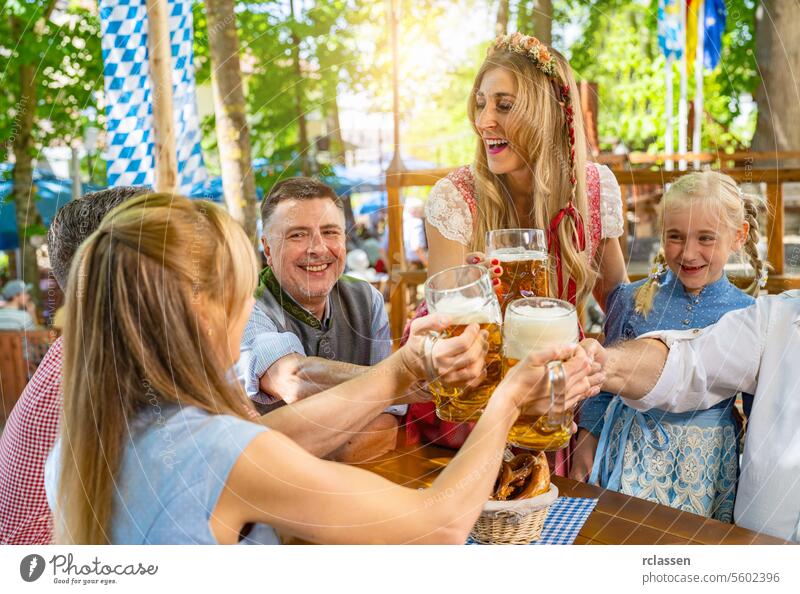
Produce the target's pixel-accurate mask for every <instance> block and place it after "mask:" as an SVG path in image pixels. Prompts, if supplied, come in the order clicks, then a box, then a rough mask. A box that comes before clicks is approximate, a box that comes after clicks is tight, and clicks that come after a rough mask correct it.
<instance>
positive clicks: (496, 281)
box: [492, 278, 500, 287]
mask: <svg viewBox="0 0 800 594" xmlns="http://www.w3.org/2000/svg"><path fill="white" fill-rule="evenodd" d="M492 284H493V285H494V286H495V287H496V286H497V285H499V284H500V279H499V278H493V279H492Z"/></svg>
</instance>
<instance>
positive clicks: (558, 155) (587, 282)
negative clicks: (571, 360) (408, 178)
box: [467, 46, 596, 303]
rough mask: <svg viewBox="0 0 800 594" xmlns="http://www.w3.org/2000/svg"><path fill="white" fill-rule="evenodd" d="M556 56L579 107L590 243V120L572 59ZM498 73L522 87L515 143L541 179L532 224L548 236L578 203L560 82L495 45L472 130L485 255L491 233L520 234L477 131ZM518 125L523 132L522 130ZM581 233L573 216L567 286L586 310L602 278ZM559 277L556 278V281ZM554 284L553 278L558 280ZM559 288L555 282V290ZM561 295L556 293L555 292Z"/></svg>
mask: <svg viewBox="0 0 800 594" xmlns="http://www.w3.org/2000/svg"><path fill="white" fill-rule="evenodd" d="M548 49H549V51H550V53H551V54H552V55H553V56H554V57H555V61H556V66H557V68H556V69H557V73H558V78H560V79H561V81H562V83H565V84H566V85H568V86H569V89H570V96H571V97H572V103H573V117H574V131H575V143H574V146H575V169H576V171H575V173H576V186H577V187H576V192H575V208H576V210H577V211H578V212H579V213H580V215H581V218H582V219H583V226H584V230H583V232H584V234H585V236H586V237H588V233H587V231H588V230H587V229H586V228H585V227H586V223H587V221H588V201H587V197H586V137H585V134H584V129H583V118H582V116H581V113H580V109H578V108H577V107H575V106H576V105H578V88H577V85H576V84H575V78H574V76H573V75H572V69H571V68H570V66H569V62H567V60H566V58H564V56H562V55H561V54H559V53H558V52H557V51H555V50H553V49H551V48H548ZM495 68H503V69H505V70H507V71H508V72H509V73H510V74H511V76H512V77H513V78H514V81H515V83H516V87H517V91H516V95H517V99H516V101H515V102H514V108H513V109H512V111H511V122H512V125H511V128H512V129H511V130H508V129H506V134H509V133H511V134H509V138H508V140H509V141H510V142H511V145H512V146H513V147H514V150H515V151H516V152H517V153H518V154H519V155H520V156H521V158H522V159H523V160H524V161H525V164H526V166H527V167H529V168H530V169H531V172H532V173H533V186H532V188H531V201H530V219H531V221H533V223H534V225H535V226H536V227H539V228H542V229H548V227H549V225H550V220H551V219H552V218H553V217H554V216H555V215H556V213H558V211H559V210H561V209H562V208H564V207H565V206H567V204H568V203H569V201H570V198H571V190H572V189H571V184H570V175H571V170H570V159H569V154H570V142H569V135H568V130H567V124H566V113H565V110H564V106H563V105H562V103H561V102H560V101H559V96H560V95H559V93H558V92H557V89H556V88H555V87H554V84H556V83H555V81H554V79H552V78H550V77H548V76H547V75H546V74H544V73H543V72H542V71H541V70H539V69H538V68H537V67H536V65H534V64H533V63H532V62H531V61H530V60H529V59H528V58H526V57H525V56H523V55H520V54H517V53H513V52H508V51H504V50H502V49H498V48H495V47H494V46H491V47H490V49H489V52H488V54H487V56H486V59H485V60H484V62H483V64H482V65H481V68H480V70H479V71H478V74H477V76H476V77H475V82H474V83H473V86H472V93H471V94H470V98H469V103H468V106H467V111H468V113H469V118H470V121H471V122H472V127H473V129H474V130H475V132H476V134H478V142H477V150H476V152H475V163H474V176H475V189H476V192H477V195H478V196H479V197H480V200H479V203H478V209H477V213H476V220H475V222H474V225H473V229H474V232H473V236H472V249H473V250H475V251H484V250H485V241H486V232H487V231H490V230H493V229H506V228H509V227H518V226H519V223H518V221H517V216H516V212H515V210H514V205H513V202H512V201H511V197H510V195H509V193H508V190H507V188H506V184H505V176H504V175H495V174H493V173H492V172H491V171H490V170H489V165H488V161H487V157H486V149H485V147H484V144H483V140H482V138H481V137H480V133H479V131H478V129H477V127H476V126H475V121H476V114H477V107H476V101H475V98H476V93H477V92H478V90H479V89H480V85H481V81H482V80H483V77H484V76H485V75H486V73H487V72H489V71H490V70H494V69H495ZM514 124H516V125H514ZM575 233H576V229H575V224H574V222H573V220H572V219H571V218H570V217H564V219H563V220H562V222H561V224H560V225H559V227H558V237H559V243H560V245H561V253H562V257H563V260H564V262H563V264H562V266H563V270H564V277H565V278H564V283H563V284H564V287H563V294H562V295H558V297H562V298H566V287H567V280H568V279H570V278H571V279H573V280H574V281H575V283H576V286H577V302H578V303H580V302H581V301H582V300H583V299H584V298H585V297H586V296H587V295H588V294H589V292H590V291H591V290H592V287H593V286H594V281H595V277H596V274H595V272H594V271H593V270H592V268H591V265H590V263H589V258H588V255H587V253H586V250H584V251H578V249H577V248H576V246H575V244H574V240H573V237H574V236H575ZM553 278H555V276H554V275H553ZM551 280H552V279H551ZM550 285H551V287H556V286H557V285H556V283H555V282H551V283H550ZM551 291H553V292H555V289H551Z"/></svg>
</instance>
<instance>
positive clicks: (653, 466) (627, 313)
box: [579, 271, 755, 522]
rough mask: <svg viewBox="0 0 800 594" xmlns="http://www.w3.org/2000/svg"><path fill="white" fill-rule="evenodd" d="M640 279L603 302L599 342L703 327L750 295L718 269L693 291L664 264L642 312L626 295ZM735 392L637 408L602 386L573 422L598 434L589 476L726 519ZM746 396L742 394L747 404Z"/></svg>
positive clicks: (735, 457) (733, 458)
mask: <svg viewBox="0 0 800 594" xmlns="http://www.w3.org/2000/svg"><path fill="white" fill-rule="evenodd" d="M644 282H645V281H644V280H642V281H639V282H636V283H631V284H625V285H620V286H618V287H617V288H616V289H614V291H612V293H611V295H610V296H609V299H608V303H607V312H608V315H607V321H606V341H605V344H606V345H611V344H614V343H616V342H618V341H621V340H629V339H632V338H636V337H637V336H641V335H642V334H646V333H647V332H652V331H654V330H683V329H689V328H704V327H706V326H709V325H711V324H714V323H715V322H717V321H718V320H719V318H721V317H722V316H723V315H724V314H725V313H727V312H729V311H731V310H735V309H741V308H744V307H748V306H750V305H752V304H753V303H755V300H754V299H753V298H752V297H751V296H749V295H747V294H746V293H744V292H743V291H741V290H739V289H737V288H736V287H735V286H734V285H732V284H731V283H730V281H729V280H728V279H727V277H726V276H724V275H723V276H722V278H721V279H720V280H718V281H716V282H714V283H712V284H710V285H707V286H706V287H704V288H703V290H702V291H701V292H700V294H698V295H692V294H690V293H688V292H687V291H686V290H685V289H684V287H683V285H682V284H681V282H680V281H679V280H678V278H677V277H676V276H675V275H674V274H673V273H672V272H671V271H668V272H667V273H666V274H665V275H664V276H663V278H662V280H661V282H660V283H659V290H658V292H657V293H656V296H655V299H654V301H653V309H652V311H651V312H650V314H649V315H648V319H646V320H645V319H644V316H642V315H641V314H639V313H636V312H635V311H634V301H633V299H634V294H635V292H636V290H637V289H638V288H639V287H640V286H641V285H642V284H643V283H644ZM734 396H735V394H731V398H730V399H728V400H726V401H724V402H721V403H719V404H718V405H716V406H714V407H713V408H711V409H709V410H705V411H692V412H687V413H679V414H676V413H668V412H665V411H662V410H659V409H652V410H649V411H646V412H640V411H637V410H635V409H633V408H630V407H629V406H626V405H625V404H624V403H623V401H622V399H621V398H620V397H619V396H618V395H613V394H609V393H607V392H603V393H601V394H599V395H598V396H596V397H594V398H591V399H589V400H587V401H586V402H585V403H584V405H583V407H582V408H581V413H580V422H579V425H580V426H581V427H582V428H584V429H586V430H588V431H591V432H592V433H593V434H594V435H596V436H599V443H598V446H597V453H596V455H595V459H594V466H593V468H592V473H591V477H590V482H593V483H598V484H599V485H600V486H601V487H604V488H607V489H611V490H614V491H619V492H622V493H625V494H627V495H633V496H635V497H639V498H641V499H647V500H649V501H654V502H656V503H661V504H663V505H668V506H670V507H673V508H677V509H681V510H685V511H688V512H692V513H695V514H699V515H702V516H706V517H711V518H714V519H717V520H720V521H723V522H731V521H732V519H733V504H734V499H735V496H736V479H737V475H738V471H739V451H738V444H737V435H738V432H739V427H738V426H737V423H736V421H735V418H734V416H733V403H734ZM751 398H752V397H750V396H749V395H746V396H745V399H746V409H747V408H749V406H747V405H749V404H750V403H751V402H752V400H751Z"/></svg>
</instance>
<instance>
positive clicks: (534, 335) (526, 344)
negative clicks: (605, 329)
mask: <svg viewBox="0 0 800 594" xmlns="http://www.w3.org/2000/svg"><path fill="white" fill-rule="evenodd" d="M577 343H578V315H577V312H576V311H575V307H574V306H573V305H572V304H570V303H568V302H566V301H561V300H560V299H550V298H543V297H529V298H523V299H516V300H514V301H512V302H511V303H509V305H508V308H507V309H506V315H505V320H504V322H503V357H502V360H503V375H505V374H506V373H507V372H508V370H509V369H511V368H512V367H514V366H515V365H516V364H517V363H519V362H520V361H521V360H522V359H524V358H525V356H526V355H527V354H528V353H530V352H531V351H538V350H542V349H546V348H550V347H554V346H560V345H564V344H577ZM548 370H549V374H550V378H549V379H550V382H549V383H550V399H551V402H550V406H551V409H550V412H549V413H548V414H547V415H546V416H543V417H537V416H532V415H526V414H522V415H520V416H519V418H518V419H517V421H516V423H514V425H513V426H512V428H511V431H510V432H509V434H508V441H509V442H511V443H512V444H513V445H516V446H519V447H521V448H527V449H531V450H545V451H547V450H560V449H561V448H563V447H566V445H567V443H568V442H569V438H570V428H571V425H572V411H567V412H566V413H564V414H557V413H556V412H555V411H554V410H553V405H554V404H555V402H556V401H563V399H564V397H565V393H564V383H565V379H566V378H565V377H564V370H563V366H562V365H561V362H560V361H551V362H550V363H548Z"/></svg>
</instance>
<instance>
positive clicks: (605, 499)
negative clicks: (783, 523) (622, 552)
mask: <svg viewBox="0 0 800 594" xmlns="http://www.w3.org/2000/svg"><path fill="white" fill-rule="evenodd" d="M454 454H455V452H453V451H452V450H448V449H445V448H438V447H434V446H424V447H421V448H413V449H406V448H404V449H400V450H395V451H393V452H390V453H388V454H386V455H384V456H381V457H380V458H377V459H376V460H373V461H371V462H368V463H366V464H362V465H361V466H362V467H364V468H367V469H369V470H371V471H373V472H375V473H377V474H380V475H381V476H384V477H386V478H388V479H389V480H391V481H393V482H396V483H399V484H402V485H405V486H407V487H411V488H420V487H427V486H429V485H430V484H431V482H433V479H434V478H436V475H438V474H439V472H441V470H442V469H443V468H444V467H445V466H447V463H448V462H449V461H450V459H451V458H452V457H453V455H454ZM553 482H554V483H555V484H556V486H557V487H558V490H559V495H563V496H566V497H592V498H596V499H598V502H597V506H596V507H595V508H594V511H593V512H592V514H591V515H590V516H589V519H588V520H587V521H586V523H585V524H584V525H583V528H581V530H580V532H579V533H578V537H577V539H576V540H575V544H631V545H644V544H791V543H788V542H787V541H784V540H781V539H778V538H774V537H772V536H768V535H766V534H761V533H759V532H753V531H751V530H746V529H744V528H740V527H738V526H733V525H731V524H723V523H722V522H718V521H716V520H710V519H708V518H704V517H702V516H698V515H695V514H691V513H688V512H683V511H679V510H676V509H673V508H671V507H666V506H664V505H659V504H657V503H651V502H649V501H645V500H644V499H638V498H636V497H630V496H628V495H623V494H621V493H617V492H615V491H608V490H606V489H601V488H599V487H595V486H592V485H587V484H584V483H579V482H577V481H573V480H571V479H567V478H562V477H553Z"/></svg>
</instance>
